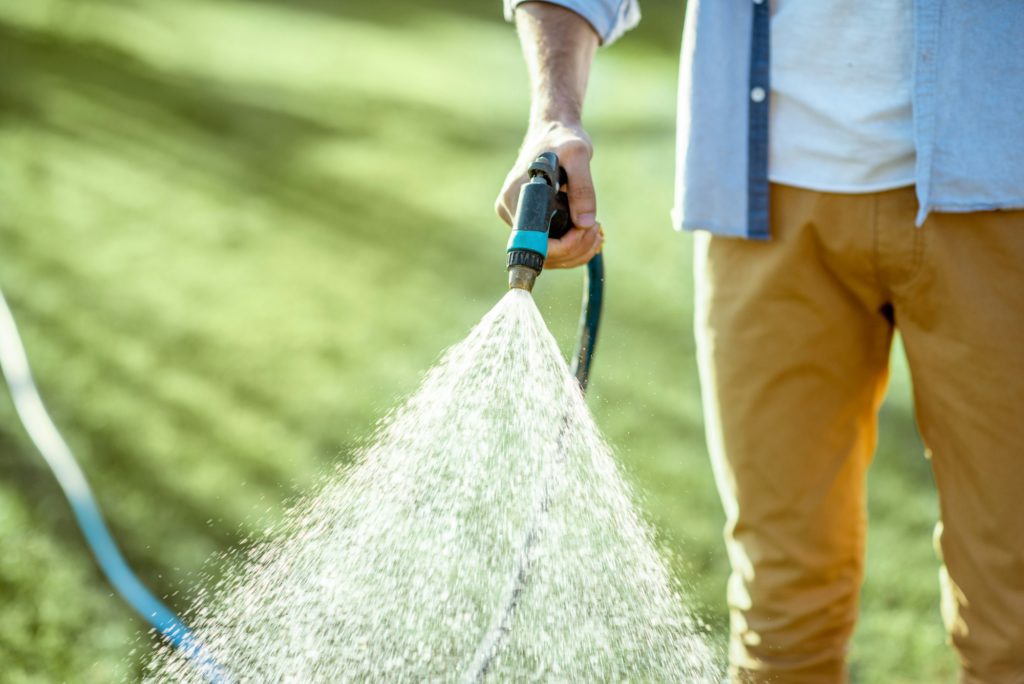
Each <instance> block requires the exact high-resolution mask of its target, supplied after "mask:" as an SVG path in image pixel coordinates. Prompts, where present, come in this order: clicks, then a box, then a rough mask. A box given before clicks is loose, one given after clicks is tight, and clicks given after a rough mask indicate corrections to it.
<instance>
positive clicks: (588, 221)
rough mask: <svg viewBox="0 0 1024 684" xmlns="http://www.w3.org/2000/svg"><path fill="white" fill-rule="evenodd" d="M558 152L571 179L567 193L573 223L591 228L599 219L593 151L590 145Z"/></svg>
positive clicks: (571, 147) (576, 146)
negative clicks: (591, 167)
mask: <svg viewBox="0 0 1024 684" xmlns="http://www.w3.org/2000/svg"><path fill="white" fill-rule="evenodd" d="M564 147H565V149H564V150H562V151H559V152H558V155H559V157H558V159H559V161H560V162H561V164H562V166H563V167H565V173H566V175H567V176H568V177H569V183H568V185H567V186H566V193H567V194H568V195H569V213H570V214H572V222H573V223H574V224H576V225H577V226H579V227H580V228H590V227H592V226H593V225H594V223H595V221H596V219H597V197H596V195H595V194H594V180H593V178H592V177H591V175H590V157H591V149H590V146H589V145H584V144H582V141H580V144H574V145H571V146H570V145H566V146H564Z"/></svg>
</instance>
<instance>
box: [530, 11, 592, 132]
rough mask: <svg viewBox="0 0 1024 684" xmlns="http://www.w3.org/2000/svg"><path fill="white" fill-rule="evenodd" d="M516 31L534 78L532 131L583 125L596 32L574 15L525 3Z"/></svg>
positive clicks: (531, 80)
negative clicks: (559, 125) (558, 125)
mask: <svg viewBox="0 0 1024 684" xmlns="http://www.w3.org/2000/svg"><path fill="white" fill-rule="evenodd" d="M516 27H517V29H518V31H519V41H520V43H521V45H522V48H523V56H524V57H525V59H526V66H527V70H528V72H529V76H530V90H531V106H530V128H531V129H532V128H535V127H543V126H546V125H548V124H549V123H550V122H553V121H555V122H560V123H564V124H569V125H576V124H579V122H580V118H581V115H582V111H583V99H584V96H585V95H586V91H587V80H588V79H589V77H590V65H591V62H592V61H593V58H594V52H595V51H596V50H597V47H598V43H599V39H598V36H597V34H596V33H595V32H594V29H593V28H592V27H591V26H590V24H589V23H587V21H586V20H585V19H583V18H582V17H581V16H580V15H578V14H576V13H575V12H572V11H571V10H567V9H565V8H564V7H559V6H557V5H551V4H548V3H545V2H528V3H525V4H523V5H520V6H519V8H518V9H517V10H516Z"/></svg>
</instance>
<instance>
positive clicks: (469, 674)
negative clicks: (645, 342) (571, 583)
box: [462, 152, 604, 684]
mask: <svg viewBox="0 0 1024 684" xmlns="http://www.w3.org/2000/svg"><path fill="white" fill-rule="evenodd" d="M528 175H529V178H530V180H529V182H528V183H526V184H525V185H523V188H522V191H521V192H520V193H519V203H518V206H517V207H516V216H515V221H514V223H513V229H512V235H511V236H509V240H508V261H507V268H508V286H509V289H520V290H526V291H527V292H533V286H534V284H535V283H536V282H537V277H538V276H539V275H540V274H541V271H542V270H543V269H544V261H545V260H546V259H547V253H548V238H549V237H550V238H554V239H559V238H561V237H562V236H564V235H565V234H566V233H568V232H569V230H570V229H572V227H573V223H572V218H571V215H570V213H569V198H568V195H566V193H565V192H564V191H563V190H562V188H563V187H564V186H565V185H566V183H567V181H568V178H567V177H566V173H565V169H563V168H561V167H560V166H559V165H558V157H557V155H555V153H554V152H544V153H543V154H541V155H540V156H538V157H537V159H535V160H534V162H533V163H532V164H530V168H529V170H528ZM603 295H604V261H603V259H602V258H601V255H600V254H595V255H594V256H593V258H591V260H590V261H589V262H588V263H587V276H586V282H585V283H584V287H583V304H582V311H581V314H580V327H579V333H578V336H577V340H576V353H575V355H574V357H573V361H572V373H573V375H575V376H576V380H577V381H578V382H579V385H580V390H581V391H583V392H586V390H587V382H588V380H589V379H590V365H591V361H592V360H593V358H594V344H595V342H596V341H597V331H598V327H599V325H600V323H601V304H602V300H603ZM566 427H567V425H563V429H562V432H561V433H560V434H559V435H558V436H557V438H556V440H557V442H556V443H558V444H562V442H563V439H564V432H565V428H566ZM550 504H551V498H550V493H549V491H548V484H547V483H546V482H545V483H544V486H543V488H542V494H541V497H540V500H539V501H538V502H537V506H536V511H535V513H534V518H533V523H532V524H531V525H530V527H529V529H528V530H527V531H526V536H525V537H524V538H523V543H522V544H521V546H520V549H519V554H518V557H517V559H516V565H515V567H514V568H513V571H512V573H511V575H510V577H509V580H508V584H507V588H506V590H505V594H504V601H503V602H502V603H501V605H500V607H499V609H498V611H497V612H496V613H495V614H494V616H493V617H492V619H491V624H490V626H489V627H488V629H487V631H486V632H485V633H484V635H483V638H482V639H481V640H480V642H479V644H478V645H477V648H476V653H475V654H474V656H473V659H472V661H471V662H470V665H469V667H468V668H467V669H466V671H465V672H464V673H463V677H462V682H463V684H480V682H483V681H484V679H485V678H486V677H487V673H488V672H489V671H490V669H491V664H492V663H493V662H494V659H495V658H496V657H497V656H498V653H499V652H500V651H501V647H502V645H503V644H504V642H505V638H506V637H507V636H508V634H509V632H510V631H511V629H512V619H513V618H514V617H515V612H516V608H517V607H518V606H519V602H520V600H521V599H522V595H523V591H524V589H525V588H526V583H527V581H528V580H529V577H530V564H531V557H532V554H533V548H534V546H535V545H536V543H537V540H538V538H539V536H540V527H541V524H542V523H543V518H544V516H545V515H547V512H548V508H549V506H550Z"/></svg>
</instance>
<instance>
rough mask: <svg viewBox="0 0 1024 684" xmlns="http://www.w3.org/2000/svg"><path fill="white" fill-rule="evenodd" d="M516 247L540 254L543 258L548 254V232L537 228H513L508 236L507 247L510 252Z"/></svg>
mask: <svg viewBox="0 0 1024 684" xmlns="http://www.w3.org/2000/svg"><path fill="white" fill-rule="evenodd" d="M516 249H527V250H529V251H531V252H536V253H537V254H540V255H541V256H542V257H544V258H545V259H546V258H547V256H548V234H547V232H546V231H539V230H513V231H512V233H511V234H510V235H509V236H508V249H506V250H505V251H506V252H511V251H513V250H516Z"/></svg>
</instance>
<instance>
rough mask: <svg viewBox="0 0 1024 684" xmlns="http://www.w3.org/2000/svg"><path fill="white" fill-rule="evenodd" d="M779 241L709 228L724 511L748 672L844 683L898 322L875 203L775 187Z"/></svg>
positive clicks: (707, 282) (709, 303)
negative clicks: (885, 281) (875, 258)
mask: <svg viewBox="0 0 1024 684" xmlns="http://www.w3.org/2000/svg"><path fill="white" fill-rule="evenodd" d="M771 203H772V217H771V221H772V230H773V239H772V240H771V241H769V242H750V241H743V240H733V239H729V238H720V237H709V236H707V235H700V234H699V235H698V237H697V241H696V262H695V275H696V285H697V316H696V326H695V329H696V335H697V343H698V358H699V364H700V371H701V384H702V392H703V399H704V411H705V416H704V419H705V424H706V429H707V438H708V447H709V451H710V453H711V458H712V464H713V467H714V470H715V476H716V481H717V483H718V487H719V491H720V494H721V498H722V502H723V505H724V507H725V511H726V517H727V525H726V544H727V548H728V553H729V559H730V562H731V565H732V575H731V577H730V581H729V590H728V601H729V607H730V617H731V620H730V622H731V642H730V663H731V672H732V677H733V679H734V680H735V681H742V682H748V681H749V682H758V681H775V682H837V681H842V680H843V679H845V665H844V659H845V653H846V648H847V642H848V640H849V637H850V634H851V632H852V630H853V626H854V622H855V619H856V612H857V605H858V593H859V588H860V583H861V579H862V573H863V554H864V540H865V524H866V514H865V474H866V470H867V467H868V464H869V462H870V460H871V456H872V453H873V451H874V447H875V441H876V416H877V410H878V406H879V404H880V402H881V399H882V396H883V393H884V387H885V381H886V375H887V367H888V351H889V346H890V340H891V334H892V328H891V325H890V323H889V321H888V320H887V319H886V317H885V316H883V315H882V314H881V313H879V308H880V307H881V305H882V304H883V302H884V299H883V297H882V295H881V294H880V293H879V291H878V289H877V287H876V284H877V280H876V274H875V272H874V270H873V266H872V263H871V254H872V248H873V245H872V238H871V227H872V226H871V224H872V222H873V220H874V207H873V204H872V203H871V201H870V198H866V197H864V196H856V195H852V196H851V195H829V194H823V193H815V192H811V191H804V190H798V189H795V188H787V187H783V186H773V188H772V197H771Z"/></svg>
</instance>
